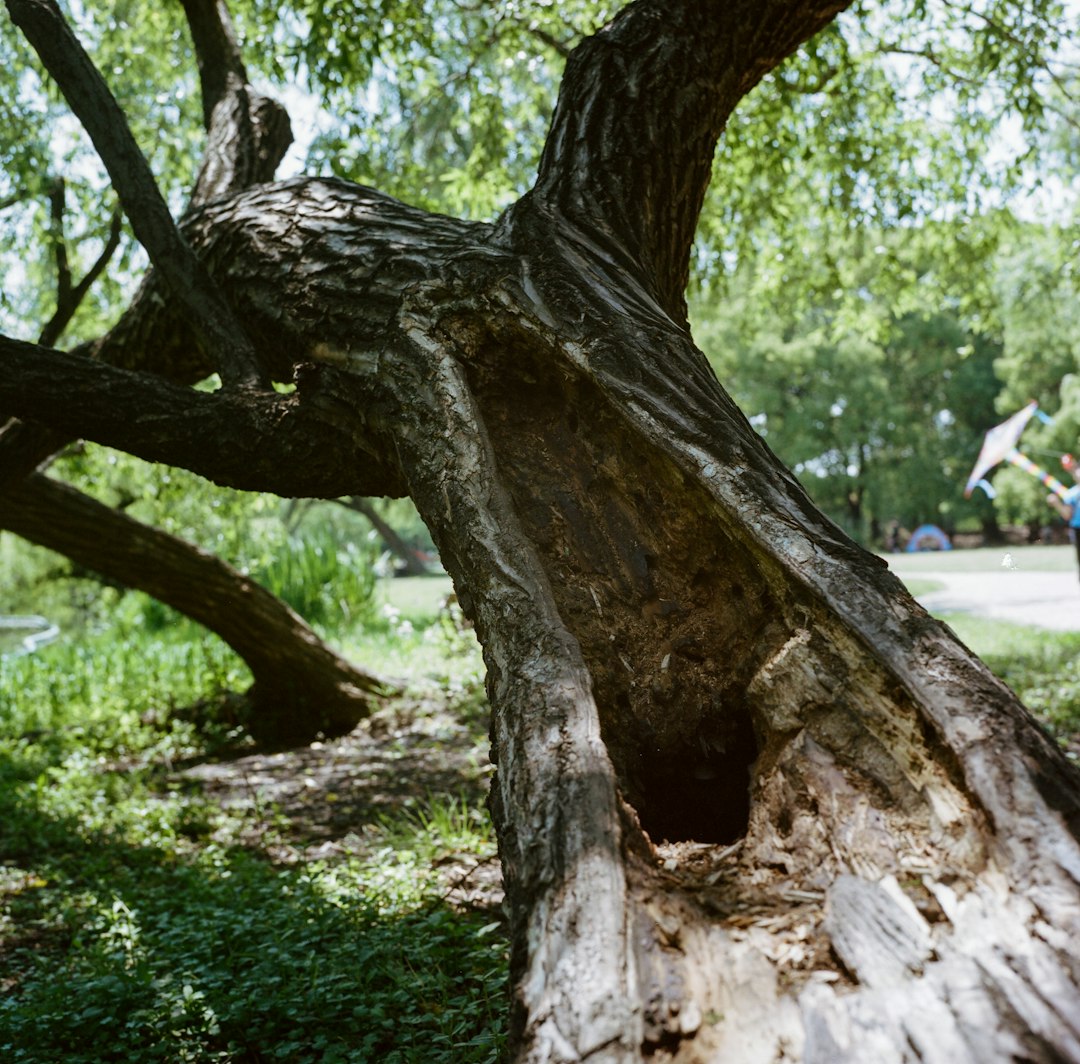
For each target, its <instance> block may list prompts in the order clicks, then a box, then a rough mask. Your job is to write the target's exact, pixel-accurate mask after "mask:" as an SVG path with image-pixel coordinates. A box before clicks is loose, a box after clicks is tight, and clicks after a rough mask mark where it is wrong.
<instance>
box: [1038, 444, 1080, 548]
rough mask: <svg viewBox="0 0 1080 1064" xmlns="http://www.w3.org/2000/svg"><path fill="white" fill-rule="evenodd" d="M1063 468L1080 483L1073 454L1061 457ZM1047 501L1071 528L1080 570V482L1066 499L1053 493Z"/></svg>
mask: <svg viewBox="0 0 1080 1064" xmlns="http://www.w3.org/2000/svg"><path fill="white" fill-rule="evenodd" d="M1061 468H1062V469H1064V470H1065V472H1066V473H1068V474H1069V475H1070V476H1071V477H1072V478H1073V480H1076V481H1080V473H1077V461H1076V459H1075V458H1074V457H1073V456H1072V455H1071V454H1063V455H1062V456H1061ZM1046 501H1047V502H1048V503H1049V504H1050V506H1052V507H1053V508H1054V509H1055V510H1056V511H1057V512H1058V513H1059V514H1060V515H1061V516H1062V517H1063V518H1064V519H1065V523H1066V524H1067V525H1068V526H1069V539H1070V540H1072V544H1073V547H1074V548H1075V549H1076V564H1077V567H1078V569H1080V482H1078V483H1076V484H1073V486H1072V487H1071V488H1069V490H1068V491H1067V492H1066V493H1065V496H1064V498H1062V497H1061V496H1060V495H1057V494H1055V493H1053V492H1051V493H1050V494H1049V495H1047V496H1046Z"/></svg>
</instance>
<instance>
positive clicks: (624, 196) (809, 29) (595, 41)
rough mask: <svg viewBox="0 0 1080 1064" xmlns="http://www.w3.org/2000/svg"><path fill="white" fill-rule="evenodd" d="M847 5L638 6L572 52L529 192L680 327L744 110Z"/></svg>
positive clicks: (832, 0)
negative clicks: (720, 175)
mask: <svg viewBox="0 0 1080 1064" xmlns="http://www.w3.org/2000/svg"><path fill="white" fill-rule="evenodd" d="M849 2H850V0H824V2H822V3H812V2H809V0H764V2H762V0H738V2H731V0H729V2H723V3H722V2H719V0H714V2H710V3H703V2H700V0H684V2H682V3H663V2H660V0H639V2H638V3H636V4H631V5H630V6H629V7H628V8H626V9H625V10H624V11H623V12H622V13H621V14H620V15H619V16H617V17H616V18H615V19H614V20H613V21H612V22H611V23H610V24H609V25H607V26H605V27H604V28H603V29H602V30H600V32H599V33H597V34H596V35H595V36H593V37H591V38H589V39H588V40H587V41H585V42H583V43H582V44H581V45H580V46H578V47H577V48H576V49H575V50H574V52H573V54H572V55H571V57H570V59H569V61H568V62H567V66H566V74H565V76H564V78H563V83H562V87H561V89H560V92H559V103H558V106H557V108H556V111H555V116H554V119H553V121H552V126H551V131H550V133H549V134H548V139H547V143H546V145H545V147H544V153H543V156H542V157H541V160H540V172H539V176H538V178H537V182H536V186H535V189H534V191H533V193H532V198H533V199H534V200H535V201H536V202H537V203H538V204H539V205H540V206H541V207H542V208H543V209H544V210H546V211H549V212H551V213H554V214H557V215H561V216H562V218H563V219H565V220H566V221H567V222H569V223H570V224H571V225H573V226H575V227H577V228H579V229H581V230H583V231H585V232H586V233H589V234H591V235H592V237H593V238H594V239H596V238H599V240H600V242H601V243H603V244H604V245H605V247H606V249H607V250H608V252H609V253H610V254H611V255H613V257H614V258H615V259H616V260H617V261H618V263H619V265H620V266H621V267H623V268H630V269H633V270H634V272H635V273H636V274H637V275H638V277H639V279H640V280H643V281H645V282H646V286H647V287H648V288H649V289H650V291H651V292H652V295H653V298H654V299H655V300H656V302H657V303H658V304H659V305H660V307H661V308H662V309H663V310H664V312H665V313H666V314H668V315H669V316H670V317H671V318H673V319H674V320H675V321H677V322H680V323H682V322H684V321H685V317H686V307H685V303H684V301H683V292H684V290H685V288H686V282H687V279H688V276H689V261H690V247H691V243H692V241H693V237H694V231H695V229H696V227H697V221H698V215H699V214H700V212H701V205H702V201H703V199H704V195H705V189H706V187H707V186H708V183H709V176H710V174H711V171H712V162H713V155H714V154H715V149H716V142H717V139H718V138H719V136H720V133H721V131H722V130H723V127H724V124H725V123H726V121H727V119H728V116H729V115H730V114H731V111H732V110H733V108H734V107H735V105H736V103H737V102H738V101H739V100H740V99H741V97H742V96H744V95H745V94H746V93H747V92H748V91H749V90H750V88H752V87H753V85H755V84H756V83H757V82H758V81H759V80H760V79H761V78H762V77H763V76H764V75H765V74H766V73H768V72H769V70H771V69H772V68H773V67H775V66H776V65H777V64H778V63H780V62H781V60H783V59H784V58H786V57H787V56H788V55H789V54H790V53H791V52H793V51H794V50H795V48H797V47H798V45H799V44H801V43H802V42H803V41H804V40H806V39H807V38H808V37H810V36H811V35H812V34H813V33H815V32H816V31H817V30H818V29H820V28H821V27H822V26H824V25H825V24H826V23H827V22H829V21H830V20H831V19H832V18H833V17H834V16H835V15H836V14H837V13H838V12H839V11H841V10H843V9H844V8H845V7H846V6H847V5H848V3H849Z"/></svg>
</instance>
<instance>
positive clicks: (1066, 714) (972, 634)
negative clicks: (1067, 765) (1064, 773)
mask: <svg viewBox="0 0 1080 1064" xmlns="http://www.w3.org/2000/svg"><path fill="white" fill-rule="evenodd" d="M944 619H945V621H946V622H947V623H948V624H949V626H950V627H951V628H952V629H953V630H954V631H955V632H956V634H957V635H958V636H959V637H960V638H961V639H962V640H963V641H964V642H965V643H966V644H967V645H968V646H969V647H971V649H972V650H974V651H975V653H976V654H978V655H979V656H980V657H981V658H982V659H983V660H984V661H985V662H986V664H987V665H989V666H990V669H991V671H992V672H993V673H994V674H995V675H996V676H998V677H1000V678H1001V679H1002V680H1004V681H1005V682H1006V683H1007V684H1008V685H1009V686H1010V687H1011V688H1012V689H1013V690H1014V691H1015V692H1016V693H1017V695H1018V696H1019V697H1020V700H1021V701H1022V702H1023V703H1024V705H1026V706H1027V707H1028V709H1030V710H1031V712H1032V713H1033V714H1034V715H1035V716H1036V717H1037V718H1038V719H1039V720H1040V721H1041V722H1042V724H1043V725H1045V726H1046V728H1047V729H1049V731H1050V733H1051V734H1052V735H1054V736H1055V738H1057V739H1059V740H1062V741H1074V742H1075V741H1076V740H1077V739H1080V632H1049V631H1044V630H1042V629H1036V628H1028V627H1025V626H1024V625H1020V624H1010V623H1008V622H1006V621H992V620H987V619H985V618H980V617H972V616H970V615H969V614H950V615H948V616H946V617H945V618H944Z"/></svg>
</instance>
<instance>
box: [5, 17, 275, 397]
mask: <svg viewBox="0 0 1080 1064" xmlns="http://www.w3.org/2000/svg"><path fill="white" fill-rule="evenodd" d="M6 2H7V7H8V11H9V12H10V14H11V18H12V20H13V21H14V22H15V24H16V25H17V26H18V27H19V28H20V29H21V30H22V31H23V33H24V34H25V35H26V38H27V40H28V41H29V42H30V44H31V45H32V46H33V48H34V50H35V51H36V52H37V53H38V56H39V57H40V58H41V61H42V63H43V64H44V66H45V68H46V70H47V71H48V72H49V74H50V75H51V76H52V77H53V78H54V79H55V80H56V83H57V85H59V87H60V90H61V91H62V92H63V94H64V96H65V98H66V99H67V101H68V104H69V106H70V107H71V109H72V110H73V111H74V112H75V114H76V116H77V117H78V118H79V121H80V122H81V123H82V125H83V127H84V128H85V129H86V132H87V133H88V134H89V136H90V139H91V140H92V141H93V143H94V147H95V148H96V149H97V151H98V154H99V155H100V156H101V159H102V162H103V163H104V164H105V167H106V169H107V170H108V172H109V176H110V178H111V179H112V183H113V187H114V188H115V189H116V192H117V195H118V196H119V197H120V202H121V203H122V204H123V207H124V211H125V212H126V214H127V216H128V218H129V219H130V221H131V225H132V229H133V230H134V231H135V235H136V237H137V238H138V240H139V242H140V243H141V244H142V245H143V247H145V248H146V251H147V254H148V255H149V256H150V260H151V262H152V263H153V264H154V266H155V267H156V268H157V269H158V270H159V271H160V272H161V275H162V276H163V277H164V278H165V279H166V281H167V283H168V285H169V288H170V289H171V291H172V294H173V295H174V296H175V297H176V298H177V299H178V300H179V301H180V302H181V303H182V304H183V305H184V307H185V308H186V309H187V310H188V312H189V313H190V314H191V316H192V319H193V323H194V324H195V326H196V328H197V329H198V330H199V332H200V333H201V335H202V337H203V339H204V342H206V344H207V346H208V348H209V349H210V350H211V351H212V352H214V354H215V357H216V359H217V360H218V364H219V365H220V367H221V375H222V378H223V379H224V380H225V381H226V383H227V384H229V385H237V386H245V387H258V386H263V385H265V384H266V380H265V375H264V374H263V372H262V370H261V369H260V367H259V363H258V359H257V357H256V354H255V350H254V348H253V346H252V344H251V342H250V341H249V340H248V338H247V337H246V336H245V334H244V332H243V330H242V329H241V328H240V327H239V325H238V324H237V322H236V320H235V318H234V317H233V314H232V312H231V311H230V310H229V308H228V306H227V305H226V304H225V302H224V300H222V298H221V296H220V295H219V294H218V291H217V289H216V288H215V287H214V285H213V283H212V282H211V280H210V277H209V275H208V274H207V272H206V270H205V269H204V267H203V266H202V264H201V263H200V262H199V260H198V259H197V258H196V257H195V254H194V252H193V251H192V250H191V248H190V247H189V246H188V244H187V242H186V241H185V240H184V238H183V237H182V236H181V234H180V231H179V230H178V229H177V227H176V223H175V222H174V221H173V218H172V215H171V214H170V213H169V208H168V206H167V205H166V203H165V200H164V198H163V197H162V195H161V192H160V190H159V189H158V187H157V183H156V182H155V180H154V176H153V174H152V172H151V170H150V166H149V163H147V161H146V158H145V157H144V156H143V154H142V152H141V151H140V149H139V146H138V144H137V143H136V142H135V138H134V136H133V135H132V133H131V129H130V128H129V126H128V123H127V119H126V118H125V116H124V112H123V110H122V109H121V108H120V105H119V104H118V103H117V102H116V98H115V97H114V96H113V95H112V93H111V92H110V91H109V88H108V86H107V85H106V84H105V81H104V79H103V78H102V76H101V74H100V73H99V71H98V69H97V67H96V66H95V65H94V63H93V62H92V61H91V59H90V57H89V56H88V55H87V54H86V52H85V50H84V49H83V47H82V45H81V44H80V43H79V41H78V39H77V38H76V37H75V35H74V33H72V31H71V28H70V27H69V26H68V24H67V22H66V20H65V19H64V16H63V14H62V13H61V11H60V8H59V7H58V6H57V4H56V2H55V0H6Z"/></svg>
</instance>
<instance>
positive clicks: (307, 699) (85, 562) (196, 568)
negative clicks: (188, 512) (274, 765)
mask: <svg viewBox="0 0 1080 1064" xmlns="http://www.w3.org/2000/svg"><path fill="white" fill-rule="evenodd" d="M0 528H6V529H7V530H9V531H11V532H14V533H15V534H16V535H19V536H22V537H23V538H24V539H27V540H29V541H30V542H31V543H37V544H39V545H40V546H43V547H47V548H49V549H50V550H54V551H58V552H59V553H61V554H64V555H66V556H67V557H69V558H71V559H72V560H73V561H75V562H76V563H78V564H79V565H82V566H84V567H86V568H87V569H91V570H93V571H94V572H97V573H101V574H103V575H105V576H107V577H109V578H111V579H113V580H117V581H119V582H120V583H122V584H124V585H125V586H127V587H133V588H137V589H139V590H140V591H144V592H145V593H146V594H148V595H152V596H153V597H154V598H156V599H157V600H158V601H159V602H164V603H166V604H167V605H169V606H171V607H172V608H173V609H175V610H177V611H179V612H180V613H183V614H185V615H187V616H188V617H191V618H192V619H193V620H194V621H196V622H198V623H199V624H201V625H203V626H204V627H206V628H208V629H209V630H210V631H212V632H216V633H217V635H219V636H220V637H221V638H222V639H223V640H224V641H225V642H226V643H228V644H229V646H231V647H232V648H233V650H235V651H236V653H237V654H239V655H240V657H241V658H243V659H244V662H245V663H246V664H247V666H248V668H249V669H251V674H252V678H253V680H254V683H253V685H252V688H251V690H250V691H249V692H248V698H249V699H250V702H251V713H252V716H251V718H250V720H249V722H248V727H249V730H250V731H251V733H252V734H253V735H254V736H255V737H256V738H258V739H260V740H262V741H265V742H268V743H271V744H273V745H281V744H289V745H291V744H293V743H302V742H310V741H311V740H312V739H314V738H315V737H316V736H317V735H318V734H319V733H320V732H321V733H324V734H328V735H329V734H332V735H340V734H344V733H346V732H349V731H351V730H352V728H353V727H354V726H355V725H356V723H357V722H358V721H359V720H361V719H362V718H363V717H366V716H368V714H369V713H370V711H371V708H372V703H374V702H375V701H376V699H377V698H378V697H379V696H382V695H388V694H390V693H392V692H393V691H394V687H393V685H392V684H391V683H390V682H388V681H386V680H383V679H380V678H379V677H377V676H373V675H371V674H370V673H366V672H364V671H363V670H362V669H359V668H357V667H355V666H354V665H352V664H350V663H349V662H348V661H346V660H345V659H344V658H342V657H340V656H339V655H337V654H336V653H334V651H333V650H332V649H331V648H330V647H329V646H327V645H326V644H325V643H324V642H323V641H322V640H321V639H320V638H319V637H318V636H317V635H316V634H315V632H314V631H312V629H311V628H310V626H309V625H308V624H307V623H306V622H305V621H304V620H303V618H301V617H300V616H299V615H298V614H296V613H295V612H294V611H293V610H291V609H290V608H289V607H288V606H287V605H286V604H285V603H284V602H282V601H280V600H279V599H277V598H275V597H274V596H273V595H272V594H270V592H269V591H267V590H266V589H265V588H263V587H261V586H260V585H259V584H257V583H256V582H255V581H254V580H252V579H251V578H250V577H247V576H245V575H244V574H243V573H239V572H237V571H236V570H235V569H233V568H232V566H230V565H227V564H226V563H225V562H223V561H222V560H221V559H220V558H215V557H214V556H213V555H212V554H207V553H206V552H205V551H203V550H201V549H200V548H198V547H196V546H194V545H193V544H191V543H187V542H185V541H184V540H182V539H178V538H177V537H176V536H171V535H169V534H168V533H166V532H162V531H161V530H160V529H156V528H151V527H149V526H147V525H144V524H142V523H141V522H139V521H136V520H134V519H133V518H131V517H129V516H128V515H127V514H125V513H122V512H120V511H118V510H113V509H111V508H110V507H108V506H105V505H103V504H102V503H100V502H98V501H97V500H95V499H92V498H90V497H89V496H88V495H84V494H82V493H81V492H79V491H76V490H75V489H74V488H72V487H71V486H70V485H67V484H63V483H61V482H60V481H56V480H51V479H50V478H48V477H44V476H32V477H28V478H27V479H26V480H25V481H23V483H21V484H19V485H18V486H17V487H16V488H14V489H13V490H12V491H10V492H9V493H8V494H7V495H6V496H5V498H4V505H3V507H2V508H0Z"/></svg>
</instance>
